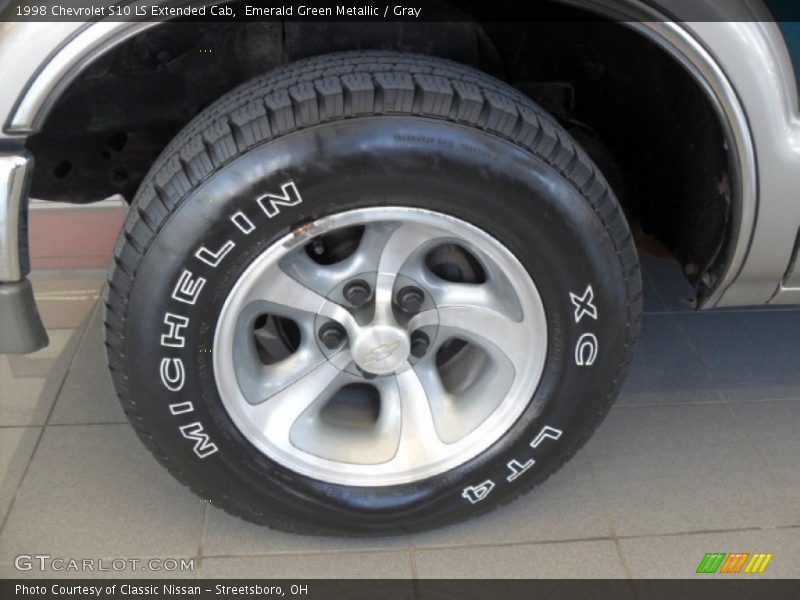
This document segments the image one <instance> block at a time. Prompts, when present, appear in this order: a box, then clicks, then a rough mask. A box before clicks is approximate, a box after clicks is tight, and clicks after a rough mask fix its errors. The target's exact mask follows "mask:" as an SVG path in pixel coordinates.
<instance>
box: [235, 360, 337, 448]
mask: <svg viewBox="0 0 800 600" xmlns="http://www.w3.org/2000/svg"><path fill="white" fill-rule="evenodd" d="M340 360H342V362H349V359H348V358H347V357H342V358H341V359H340ZM341 375H342V372H341V371H340V370H339V368H337V367H336V366H335V365H334V363H332V362H327V361H325V362H323V363H320V364H318V365H316V366H314V367H313V368H311V369H308V370H307V371H306V372H305V373H304V374H303V375H302V376H300V377H299V378H297V379H295V380H294V381H292V382H291V383H288V384H287V385H285V386H284V387H283V388H282V389H280V390H277V391H275V392H273V393H272V394H271V395H270V396H268V397H266V398H265V399H264V400H263V401H262V402H260V403H259V404H256V405H255V406H252V407H251V408H250V410H249V416H250V419H251V423H252V424H253V425H254V426H255V428H256V429H257V430H258V431H260V432H262V433H263V434H264V435H266V436H268V437H269V438H270V439H272V440H275V441H276V443H281V442H282V443H283V444H284V445H285V444H286V443H288V439H289V431H290V429H291V426H292V425H293V424H294V422H295V421H297V419H298V418H299V417H300V415H301V414H303V412H304V411H305V410H306V409H307V408H308V407H309V406H310V405H311V404H312V403H313V402H314V401H315V400H316V399H317V397H319V396H320V395H322V394H323V393H324V392H325V391H326V390H327V389H328V387H329V386H330V385H331V384H333V382H334V381H335V380H336V379H337V378H338V377H341Z"/></svg>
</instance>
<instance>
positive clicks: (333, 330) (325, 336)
mask: <svg viewBox="0 0 800 600" xmlns="http://www.w3.org/2000/svg"><path fill="white" fill-rule="evenodd" d="M318 335H319V341H320V342H322V344H323V345H324V346H325V347H326V348H327V349H328V350H335V349H336V348H338V347H339V346H341V345H342V342H343V341H344V338H346V337H347V332H346V331H345V330H344V327H342V326H341V325H339V324H338V323H325V325H323V326H322V327H320V328H319V334H318Z"/></svg>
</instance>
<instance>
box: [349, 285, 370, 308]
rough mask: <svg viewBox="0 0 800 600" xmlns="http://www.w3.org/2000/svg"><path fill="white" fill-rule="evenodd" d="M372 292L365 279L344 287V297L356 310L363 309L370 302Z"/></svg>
mask: <svg viewBox="0 0 800 600" xmlns="http://www.w3.org/2000/svg"><path fill="white" fill-rule="evenodd" d="M371 293H372V290H371V289H370V287H369V284H368V283H367V282H366V281H364V280H363V279H355V280H353V281H351V282H350V283H348V284H347V285H346V286H344V297H345V300H347V301H348V302H349V303H350V304H352V305H353V306H355V307H356V308H361V307H362V306H364V305H365V304H366V303H367V300H369V296H370V294H371Z"/></svg>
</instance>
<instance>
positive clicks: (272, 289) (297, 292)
mask: <svg viewBox="0 0 800 600" xmlns="http://www.w3.org/2000/svg"><path fill="white" fill-rule="evenodd" d="M325 301H326V300H325V298H324V297H323V296H322V295H320V294H318V293H317V292H315V291H314V290H312V289H310V288H308V287H306V286H304V285H303V284H302V283H300V282H298V281H297V280H296V279H294V278H292V277H290V276H289V275H287V274H286V273H285V272H284V271H283V270H282V269H281V268H280V267H278V266H277V265H274V266H273V267H272V268H271V269H269V270H268V271H267V272H266V273H264V274H263V275H262V276H261V277H260V278H259V279H258V280H257V281H255V282H254V283H253V285H252V286H251V287H250V289H249V291H248V294H247V295H246V296H245V298H244V302H245V303H247V302H263V303H266V304H267V305H269V307H270V308H271V310H272V311H273V312H274V313H275V314H278V315H281V316H285V317H289V318H295V317H303V316H304V315H312V316H313V315H316V314H317V312H318V311H319V310H320V308H321V307H322V305H323V304H324V303H325Z"/></svg>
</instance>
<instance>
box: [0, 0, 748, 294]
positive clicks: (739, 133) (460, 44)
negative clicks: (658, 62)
mask: <svg viewBox="0 0 800 600" xmlns="http://www.w3.org/2000/svg"><path fill="white" fill-rule="evenodd" d="M563 1H564V2H565V3H566V4H574V3H575V2H574V1H573V0H563ZM579 4H580V5H581V10H588V11H591V12H592V13H594V14H599V15H601V16H604V17H608V18H610V19H617V20H624V23H622V24H619V25H617V26H618V27H623V26H624V27H625V28H626V29H629V30H630V31H631V32H633V33H634V34H635V35H636V36H637V37H638V38H640V39H641V40H646V42H647V43H648V44H652V45H654V46H657V47H658V48H659V49H660V50H661V51H663V52H664V53H665V55H666V56H668V57H669V59H670V61H671V62H672V63H674V64H675V65H680V67H681V68H682V69H683V70H685V72H686V73H688V74H689V76H690V78H691V81H692V83H693V86H694V87H695V91H699V92H701V94H702V96H703V97H704V98H705V99H706V100H707V103H708V106H707V108H710V109H711V110H712V111H713V114H714V115H715V117H716V124H715V126H716V127H718V128H719V131H720V133H721V136H722V139H721V142H722V143H723V144H724V146H725V150H724V152H725V161H726V165H725V166H726V169H725V177H726V178H727V179H719V178H717V179H716V180H714V181H710V180H705V186H706V188H705V191H706V192H707V193H708V194H709V198H708V206H711V205H713V206H714V208H713V211H712V212H714V214H713V215H710V214H709V213H708V212H707V211H705V210H704V208H702V207H703V206H705V204H702V203H701V204H698V206H701V208H692V207H691V206H689V209H690V210H689V211H688V212H687V213H686V215H684V219H683V220H684V223H680V226H681V227H682V226H684V225H685V224H687V223H688V224H689V225H691V224H692V222H693V220H694V219H698V221H696V223H699V227H697V228H696V229H693V230H692V237H695V238H699V237H700V236H699V235H698V232H699V231H702V230H703V227H705V226H706V225H705V224H704V223H703V222H702V220H703V219H709V220H713V221H714V226H713V229H714V231H713V235H711V236H709V237H710V238H711V241H710V242H708V243H706V244H705V246H704V247H703V248H702V249H699V250H698V249H696V248H695V249H692V248H679V247H672V248H670V250H671V251H672V252H674V253H675V254H676V255H677V256H678V258H679V259H680V260H681V262H682V263H683V264H684V266H688V267H689V268H688V270H689V271H690V272H691V274H692V275H693V283H694V284H695V285H696V287H697V290H698V300H699V303H700V305H701V306H704V307H705V306H713V305H715V304H716V303H717V302H718V301H719V299H720V298H721V296H722V294H723V293H724V291H725V290H726V289H727V287H728V286H729V285H730V284H731V283H732V282H733V281H734V279H735V278H736V275H737V274H738V273H739V271H740V269H741V267H742V265H743V263H744V259H745V256H746V253H747V249H748V246H749V243H750V238H751V236H752V233H753V229H754V225H755V218H756V209H757V206H756V201H757V200H756V198H757V197H756V184H757V170H756V161H755V150H754V147H753V142H752V136H751V134H750V130H749V125H748V122H747V116H746V113H745V111H744V109H743V107H742V105H741V103H740V102H739V99H738V97H737V94H736V91H735V89H734V87H733V85H732V84H731V82H730V80H729V79H728V77H727V76H726V74H725V71H724V68H723V66H721V65H720V64H719V62H718V61H717V60H716V58H715V57H714V56H713V55H712V54H711V53H710V52H709V51H708V50H707V49H706V48H705V47H704V46H703V44H702V43H701V42H700V41H698V40H697V39H696V38H695V37H694V36H693V35H692V33H691V32H690V31H689V30H688V29H687V28H686V27H685V26H683V25H681V24H678V23H674V22H669V21H667V20H666V18H665V17H664V16H663V15H660V14H659V13H657V12H656V11H655V10H654V9H652V8H650V7H647V6H646V5H644V4H643V3H640V2H638V1H636V0H588V1H581V2H579ZM593 18H594V17H593ZM437 25H438V27H439V29H440V30H441V27H442V25H441V24H437ZM163 29H164V27H159V26H158V24H154V23H144V24H130V23H108V22H103V23H96V24H92V25H89V24H87V25H85V26H83V27H82V28H80V29H79V30H77V31H76V32H75V33H74V34H73V35H72V36H70V37H69V38H68V39H66V40H65V41H64V42H63V43H62V44H61V46H60V47H59V49H58V50H57V51H56V52H54V53H53V54H52V55H51V57H50V60H49V62H48V63H47V64H45V65H44V66H43V67H41V68H40V69H39V70H38V72H37V73H36V75H35V76H34V77H33V78H32V79H31V81H30V82H29V85H28V87H27V88H26V90H25V92H24V93H23V95H22V96H21V97H20V99H19V100H18V102H17V104H16V106H15V110H14V112H13V113H12V115H11V117H9V120H8V121H7V123H6V131H7V132H9V133H14V134H18V135H26V136H29V138H28V144H27V145H28V147H29V149H30V150H31V151H32V152H33V154H34V156H35V157H36V159H37V162H38V164H39V165H41V166H42V168H41V169H37V170H35V172H34V177H33V193H34V194H37V192H39V194H38V195H41V196H45V197H47V195H48V194H47V192H48V191H49V192H52V190H53V189H54V188H55V186H56V185H58V186H59V188H61V189H66V190H70V188H69V186H66V187H65V186H64V185H63V184H64V181H63V178H58V177H56V178H55V180H54V181H52V179H53V178H52V175H53V174H57V173H59V172H63V171H64V170H65V169H66V170H67V172H70V171H72V173H73V175H74V174H79V173H83V175H84V179H83V185H84V186H86V188H85V189H87V190H88V193H87V194H84V196H83V198H82V199H83V200H91V199H99V198H100V197H102V193H103V191H104V190H107V191H108V192H110V193H113V192H117V191H121V190H125V191H126V195H127V196H128V197H130V196H131V194H130V193H129V190H130V189H131V188H133V187H135V185H138V181H140V180H141V178H142V177H143V176H144V173H145V172H146V169H147V167H148V166H149V164H150V162H151V161H152V159H154V158H155V156H156V155H157V154H158V152H159V151H160V149H161V148H162V147H163V146H164V145H166V142H167V140H168V138H167V133H169V134H170V137H171V134H172V130H170V128H169V127H167V128H163V127H162V128H160V130H161V133H162V136H163V137H162V138H161V139H156V140H155V141H154V143H152V144H151V145H150V146H145V147H144V148H139V150H140V152H141V153H142V154H144V155H147V156H148V158H145V157H142V158H141V160H140V162H141V163H142V166H141V167H139V168H138V170H137V172H134V173H129V172H125V171H121V170H119V169H116V170H115V168H114V167H112V168H111V169H109V168H108V166H107V164H104V162H103V161H108V160H111V161H112V163H113V161H114V159H115V158H116V157H117V153H118V150H116V149H115V148H116V147H117V146H119V144H120V140H122V146H125V144H126V143H127V144H128V147H131V143H133V145H134V146H135V145H136V144H137V143H138V142H139V141H140V140H136V139H133V138H131V139H128V138H127V136H126V138H121V137H120V136H119V135H118V134H119V133H120V132H122V133H125V131H124V129H125V127H124V125H125V123H124V122H123V123H117V125H122V127H120V126H117V127H115V126H114V125H115V124H114V123H113V122H109V123H108V124H107V125H108V127H107V128H106V129H105V130H104V131H103V132H102V135H101V137H100V138H98V140H99V142H100V144H105V146H108V148H104V149H103V150H101V154H102V156H103V157H106V156H107V155H109V156H110V157H111V158H110V159H109V158H103V159H102V160H97V159H96V161H95V163H96V164H95V166H94V170H93V168H91V167H90V168H84V167H81V166H80V165H78V168H77V169H75V168H74V165H73V163H71V162H69V161H68V163H67V165H66V166H65V165H64V163H63V161H60V160H59V159H58V151H59V150H61V148H58V143H57V142H53V139H49V140H48V138H47V133H48V132H51V131H53V127H54V125H57V124H58V121H59V118H60V119H62V120H63V119H64V116H63V115H69V114H70V113H69V110H66V111H65V106H67V103H68V101H69V97H70V90H71V89H74V87H75V86H76V85H84V84H85V83H86V82H87V81H88V80H89V79H91V80H92V83H93V84H94V85H95V86H96V87H93V88H92V89H93V90H94V91H96V92H98V93H99V92H100V91H102V90H103V85H104V84H109V82H104V81H103V79H102V77H101V78H99V79H98V78H97V76H96V75H97V73H98V72H99V73H103V65H104V64H105V65H106V73H107V72H108V71H107V67H108V65H109V63H108V61H109V59H110V58H111V57H113V56H115V55H116V56H117V57H118V56H119V52H120V51H121V50H122V51H124V49H125V48H126V47H127V48H130V46H131V44H133V43H135V42H136V41H137V40H139V41H140V42H141V41H142V40H146V39H147V37H146V36H148V35H149V36H153V38H154V39H155V38H157V37H158V34H157V33H156V32H157V31H158V30H163ZM358 29H362V30H363V29H364V28H358ZM404 31H405V32H407V31H408V29H405V30H404ZM288 33H289V35H288V36H287V30H286V29H285V28H284V29H283V30H281V32H280V36H279V39H280V40H281V41H282V43H283V46H281V47H279V48H276V49H273V51H274V52H275V54H274V55H272V57H271V58H270V57H268V56H267V55H262V56H260V57H259V59H258V60H255V61H251V63H250V64H249V68H251V69H252V68H255V69H263V68H265V67H268V66H269V64H267V63H269V62H270V60H274V63H275V64H274V66H277V65H278V64H281V63H282V62H285V61H286V60H289V59H295V58H299V57H305V56H309V55H314V54H315V53H319V52H323V51H326V50H327V51H330V50H341V49H346V48H342V47H341V46H339V47H333V48H330V47H328V48H326V47H324V46H322V47H320V46H316V47H315V46H314V45H313V44H308V43H304V42H299V41H298V40H295V41H294V42H292V35H291V32H288ZM465 33H467V34H468V35H465ZM256 37H259V36H256ZM296 37H297V38H300V37H302V36H296ZM330 37H331V39H333V38H335V37H336V36H330ZM416 37H417V39H415V36H413V35H408V34H404V33H402V32H401V33H400V34H398V35H397V42H396V45H397V46H399V48H395V47H389V48H385V49H401V50H408V51H414V52H422V53H430V54H434V55H438V56H444V57H447V58H452V59H454V60H456V61H457V62H464V63H466V64H472V66H476V67H479V68H482V69H483V70H486V71H488V72H489V73H490V74H493V75H496V76H498V77H500V78H504V77H506V76H507V75H508V73H507V71H508V67H509V65H508V61H507V60H504V57H503V55H502V53H500V52H498V50H497V42H498V40H497V37H496V36H493V35H492V34H491V33H487V29H486V28H483V27H480V26H477V25H475V24H472V26H470V27H469V28H467V26H466V25H465V24H458V25H457V26H455V27H454V28H453V29H451V30H450V31H449V33H447V34H446V35H445V37H444V39H446V40H447V41H448V43H447V44H440V45H439V46H438V47H434V46H431V45H430V43H429V42H425V41H424V39H425V38H429V37H430V36H426V35H418V36H416ZM205 39H206V40H214V39H215V34H214V33H213V32H212V33H211V34H209V37H208V38H205ZM259 39H264V36H263V35H261V36H260V38H259ZM276 39H278V38H276ZM339 39H341V36H340V37H339ZM465 39H466V40H467V42H466V43H465ZM287 40H288V41H289V43H292V44H294V47H293V49H292V50H290V51H289V52H287V48H286V43H287ZM346 44H350V45H353V46H355V47H365V46H366V47H369V46H370V44H369V42H368V41H367V42H365V39H364V38H363V37H359V36H358V35H356V37H354V38H352V41H350V42H347V43H346ZM361 44H364V46H362V45H361ZM244 45H245V46H246V45H247V43H246V42H245V43H244ZM210 58H211V59H212V60H206V59H207V57H203V60H205V61H206V62H213V60H216V59H218V58H219V57H214V56H213V54H212V55H211V57H210ZM156 59H157V55H156ZM103 61H106V62H105V63H104V62H103ZM216 64H217V65H218V68H219V65H224V64H225V61H224V60H222V61H221V62H217V63H216ZM98 68H99V71H97V69H98ZM92 69H95V71H92ZM243 72H244V73H245V74H246V73H247V72H248V71H247V69H244V70H243ZM92 74H94V76H92ZM231 83H233V84H234V85H235V84H237V83H239V82H238V81H233V82H231ZM226 85H227V84H226ZM230 87H232V85H228V88H230ZM222 91H226V90H222ZM543 93H544V94H545V95H547V94H550V90H549V89H546V90H545V91H544V92H543ZM111 98H112V97H109V99H111ZM156 100H158V99H156ZM167 100H169V99H167ZM537 100H540V98H537ZM205 102H207V100H206V99H203V100H202V102H201V104H200V105H199V106H197V107H195V108H197V109H198V110H199V109H202V107H203V106H204V105H205V104H204V103H205ZM157 105H158V104H157V102H156V104H155V105H154V106H157ZM95 112H96V111H95ZM112 112H113V111H112ZM59 115H62V116H61V117H59ZM192 116H193V114H191V110H190V111H189V114H185V115H184V117H185V118H184V121H188V120H189V119H190V118H191V117H192ZM111 121H113V119H112V120H111ZM182 125H183V123H175V124H174V126H176V127H177V128H176V129H175V131H177V129H179V128H180V126H182ZM591 125H593V124H590V126H591ZM115 136H116V137H115ZM52 137H53V138H58V137H59V134H58V128H57V127H56V128H55V133H54V135H53V136H52ZM711 137H712V138H713V137H714V136H713V135H712V136H711ZM713 143H716V142H713ZM53 148H56V152H55V153H54V152H52V151H51V150H52V149H53ZM120 150H121V148H120ZM590 153H591V151H590ZM120 154H121V153H120ZM123 158H124V159H125V161H128V157H127V156H124V155H122V156H120V160H122V159H123ZM612 160H613V157H612ZM599 162H602V161H599ZM97 163H99V167H98V166H97ZM129 164H130V163H129ZM47 175H50V176H51V182H50V185H49V186H48V185H47ZM693 176H694V177H707V176H708V173H703V172H698V173H694V174H693ZM115 179H116V181H115ZM79 181H80V179H79ZM90 183H91V185H89V184H90ZM714 186H716V187H717V188H718V189H719V192H718V193H716V194H715V192H714ZM72 191H73V192H74V190H72ZM98 193H99V194H100V195H98ZM92 194H94V195H92ZM712 196H713V197H712ZM62 199H63V198H62ZM72 199H73V201H74V200H75V199H78V200H80V199H81V197H80V195H79V194H78V195H76V194H74V193H73V197H72ZM693 200H698V199H697V198H696V199H693ZM720 211H723V212H724V214H722V213H720ZM657 214H658V213H657ZM662 214H663V213H662ZM629 218H630V215H629ZM672 242H674V240H672ZM668 245H669V244H668ZM673 245H674V244H673ZM690 245H691V244H690Z"/></svg>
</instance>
